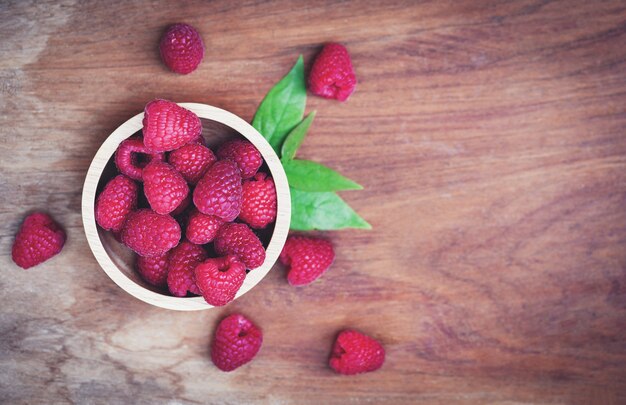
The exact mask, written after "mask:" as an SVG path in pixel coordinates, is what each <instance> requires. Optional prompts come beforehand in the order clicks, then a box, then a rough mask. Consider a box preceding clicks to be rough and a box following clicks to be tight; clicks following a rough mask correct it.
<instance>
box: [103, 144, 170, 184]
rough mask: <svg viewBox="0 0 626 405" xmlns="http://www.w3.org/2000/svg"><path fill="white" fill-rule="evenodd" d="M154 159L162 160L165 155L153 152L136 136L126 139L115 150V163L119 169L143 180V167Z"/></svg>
mask: <svg viewBox="0 0 626 405" xmlns="http://www.w3.org/2000/svg"><path fill="white" fill-rule="evenodd" d="M153 160H158V161H160V162H162V161H163V160H165V156H164V155H163V153H155V152H152V151H151V150H150V149H148V148H146V146H145V145H144V144H143V141H142V140H141V139H140V138H136V137H133V138H129V139H126V140H125V141H123V142H122V143H120V146H118V147H117V151H115V165H116V166H117V168H118V170H119V171H120V172H121V173H122V174H125V175H127V176H128V177H130V178H131V179H133V180H141V179H142V175H141V173H142V171H143V168H144V167H145V166H146V165H147V164H148V163H150V162H151V161H153Z"/></svg>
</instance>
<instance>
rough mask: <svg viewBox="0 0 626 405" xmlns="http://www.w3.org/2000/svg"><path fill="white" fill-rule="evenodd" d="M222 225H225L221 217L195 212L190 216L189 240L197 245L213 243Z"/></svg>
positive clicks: (187, 231)
mask: <svg viewBox="0 0 626 405" xmlns="http://www.w3.org/2000/svg"><path fill="white" fill-rule="evenodd" d="M222 225H224V220H222V219H220V218H219V217H216V216H215V215H206V214H203V213H201V212H200V211H198V210H193V211H192V212H191V214H189V221H188V222H187V230H186V235H187V239H189V242H191V243H195V244H196V245H204V244H206V243H209V242H212V241H213V239H215V236H216V235H217V231H219V229H220V227H221V226H222Z"/></svg>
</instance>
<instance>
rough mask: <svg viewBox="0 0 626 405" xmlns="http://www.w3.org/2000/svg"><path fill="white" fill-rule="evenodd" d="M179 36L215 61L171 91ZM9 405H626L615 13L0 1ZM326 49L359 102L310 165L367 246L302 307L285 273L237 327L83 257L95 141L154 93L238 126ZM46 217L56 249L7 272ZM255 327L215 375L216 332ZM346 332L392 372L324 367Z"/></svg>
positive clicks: (0, 166) (259, 290)
mask: <svg viewBox="0 0 626 405" xmlns="http://www.w3.org/2000/svg"><path fill="white" fill-rule="evenodd" d="M179 21H184V22H187V23H190V24H192V25H195V26H196V27H198V28H199V30H200V31H201V33H202V35H203V37H204V39H205V41H206V45H207V53H206V59H205V61H204V62H203V64H202V65H201V66H200V68H199V69H198V70H197V71H196V72H194V73H193V74H191V75H188V76H178V75H175V74H171V73H169V72H168V71H167V70H166V69H165V68H164V67H163V65H162V64H161V63H160V61H159V55H158V50H157V48H156V44H157V42H158V38H159V36H160V34H161V33H162V32H163V30H164V28H165V27H166V26H167V25H168V24H170V23H174V22H179ZM0 38H2V40H1V41H0V55H2V57H1V58H0V156H2V158H1V159H0V170H1V174H2V175H1V176H0V220H1V221H0V223H2V228H1V229H2V230H1V232H0V267H1V268H2V272H0V285H1V288H0V298H1V302H2V305H3V307H2V311H0V336H2V338H1V339H0V370H2V371H1V372H0V398H2V402H6V403H29V404H32V403H64V402H73V403H136V404H154V403H185V404H187V403H252V402H261V403H271V404H278V403H347V402H356V403H360V402H368V403H394V404H395V403H420V402H421V403H434V404H449V403H467V404H484V403H501V404H513V403H541V404H557V403H558V404H561V403H567V404H592V403H593V404H623V403H626V369H625V367H624V364H625V362H626V327H625V325H626V248H625V246H626V209H625V207H626V137H625V136H624V134H625V132H626V74H625V73H626V48H624V43H625V42H626V5H625V4H624V3H623V2H620V1H617V0H616V1H598V2H591V1H579V0H571V1H544V0H527V1H495V0H494V1H479V2H477V1H465V0H462V1H390V2H376V1H360V2H343V1H342V2H339V1H320V2H305V1H297V2H287V1H283V2H258V1H242V2H226V1H221V2H200V1H189V2H180V3H178V4H171V3H165V2H160V1H137V2H119V3H117V4H113V5H111V4H109V3H106V2H78V1H72V0H67V1H60V2H54V3H52V2H33V1H20V2H17V1H14V2H13V1H9V2H6V1H5V2H0ZM326 41H341V42H343V43H344V44H346V46H347V47H348V49H349V50H350V52H351V54H352V57H353V62H354V65H355V68H356V73H357V77H358V79H359V84H358V87H357V91H356V92H355V94H354V95H353V97H351V99H350V100H349V101H348V102H346V103H344V104H341V103H337V102H332V101H328V100H323V99H319V98H315V97H310V99H309V103H308V110H313V109H316V110H317V111H318V114H317V117H316V120H315V122H314V123H313V126H312V129H311V133H310V135H309V137H308V138H307V139H306V141H305V143H304V145H303V147H302V149H301V151H300V156H302V157H303V158H307V159H311V160H315V161H319V162H322V163H325V164H327V165H329V166H331V167H333V168H335V169H337V170H339V171H340V172H341V173H343V174H345V175H347V176H348V177H350V178H353V179H355V180H356V181H357V182H359V183H360V184H363V185H364V186H365V190H364V191H357V192H345V193H342V196H343V197H344V198H345V199H346V200H347V201H348V202H349V203H350V204H351V205H352V206H354V207H355V208H356V209H357V210H358V211H359V212H360V213H361V214H362V215H363V216H364V217H365V218H366V219H367V220H368V221H369V222H370V223H371V224H372V225H373V227H374V229H373V230H372V231H369V232H367V231H345V232H335V233H331V234H326V236H327V237H329V238H331V239H332V241H333V243H334V244H335V246H336V250H337V260H336V262H335V264H334V265H333V268H332V269H331V270H330V271H329V272H328V273H327V274H326V275H325V276H324V277H323V278H322V279H320V280H319V281H317V282H316V283H314V284H312V285H310V286H308V287H306V288H298V289H296V288H293V287H290V286H289V285H288V284H287V283H286V281H285V275H284V270H283V269H282V268H280V267H278V266H277V267H276V268H275V269H274V271H271V272H270V273H269V275H268V276H267V277H266V278H265V279H264V280H263V281H262V282H261V283H260V284H259V285H258V286H257V287H256V288H255V289H253V290H252V291H251V292H249V293H248V294H246V295H245V296H244V297H242V298H241V299H240V300H238V301H237V302H236V303H234V304H233V305H230V306H228V307H226V308H224V309H220V310H211V311H202V312H200V313H175V312H171V311H165V310H160V309H157V308H154V307H151V306H149V305H146V304H145V303H142V302H140V301H138V300H135V299H134V298H132V297H131V296H129V295H128V294H127V293H125V292H124V291H123V290H121V289H120V288H118V287H117V286H116V285H115V284H114V283H113V282H112V281H111V280H110V279H109V278H108V277H107V276H106V274H104V272H103V271H102V270H101V269H100V268H99V266H98V264H97V263H96V261H95V259H94V258H93V256H92V255H91V253H90V251H89V248H88V245H87V242H86V239H85V236H84V233H83V230H82V226H81V221H80V196H81V187H82V184H83V181H84V178H85V174H86V172H87V168H88V166H89V163H90V161H91V159H92V157H93V156H94V154H95V152H96V150H97V149H98V147H99V145H100V144H101V143H102V142H103V141H104V139H105V138H106V137H107V136H108V134H110V133H111V132H112V130H113V129H115V128H116V127H117V126H118V125H119V124H120V123H122V122H124V121H125V120H126V119H127V118H128V117H130V116H132V115H134V114H136V113H138V112H140V111H141V109H142V107H143V105H144V104H145V103H146V102H147V101H148V100H150V99H152V98H155V97H163V98H168V99H173V100H177V101H190V102H199V103H207V104H211V105H215V106H218V107H221V108H224V109H226V110H229V111H232V112H234V113H235V114H237V115H239V116H241V117H243V118H244V119H247V120H250V119H251V118H252V115H253V113H254V111H255V108H256V106H257V104H258V103H259V102H260V100H261V99H262V97H263V95H264V94H265V92H266V91H267V90H268V89H269V88H270V86H271V85H272V84H273V83H275V82H276V81H277V80H278V78H280V77H281V76H282V75H283V74H284V73H285V72H286V71H287V70H288V69H289V67H290V66H291V64H292V63H293V62H294V61H295V59H296V57H297V55H298V54H299V53H303V54H304V57H305V61H306V62H307V63H308V64H309V66H310V62H311V60H312V57H313V56H314V55H315V54H316V53H317V52H318V51H319V49H320V46H321V44H323V43H324V42H326ZM34 209H45V210H47V211H49V212H51V213H52V214H53V216H54V217H55V218H56V219H58V220H59V221H60V222H61V223H63V224H64V226H65V227H66V228H67V231H68V242H67V245H66V247H65V249H64V251H63V252H62V253H61V255H59V256H58V257H56V258H55V259H53V260H51V261H50V262H48V263H46V264H45V265H43V266H41V267H39V268H34V269H31V270H29V271H23V270H21V269H19V268H17V267H16V266H15V265H13V263H12V262H11V259H10V246H11V243H12V241H13V236H14V234H15V232H16V230H17V228H18V226H19V223H20V221H21V219H22V217H23V216H24V214H25V213H26V212H27V211H29V210H34ZM235 311H241V312H243V313H244V314H246V315H248V316H249V317H250V318H251V319H253V320H254V321H255V322H256V323H258V324H259V325H260V326H261V327H262V328H263V330H264V344H263V348H262V349H261V352H260V354H259V356H258V357H257V358H256V359H255V361H254V362H252V363H250V364H249V365H248V366H245V367H243V368H241V369H240V370H238V371H236V372H233V373H229V374H225V373H220V372H218V371H217V370H216V369H215V368H214V367H213V366H212V364H211V362H210V360H209V358H208V344H209V342H210V336H211V333H212V331H213V329H214V327H215V324H216V322H217V321H218V320H219V319H221V317H223V316H224V315H226V314H229V313H232V312H235ZM344 327H353V328H358V329H360V330H363V331H365V332H367V333H369V334H371V335H373V336H375V337H376V338H378V339H380V340H381V341H382V342H383V344H384V346H385V347H386V349H387V361H386V363H385V366H384V367H383V369H381V370H380V371H378V372H376V373H371V374H366V375H361V376H356V377H353V378H351V377H349V378H345V377H342V376H337V375H335V374H333V373H332V371H331V370H329V369H328V367H327V366H326V360H327V356H328V353H329V350H330V346H331V343H332V340H333V338H334V336H335V334H336V333H337V332H338V331H339V330H340V329H341V328H344Z"/></svg>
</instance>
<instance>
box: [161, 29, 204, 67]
mask: <svg viewBox="0 0 626 405" xmlns="http://www.w3.org/2000/svg"><path fill="white" fill-rule="evenodd" d="M159 49H160V50H161V59H163V63H165V65H167V67H168V68H169V69H170V70H171V71H172V72H175V73H180V74H183V75H186V74H188V73H191V72H193V71H194V70H196V68H197V67H198V65H199V64H200V62H202V58H203V57H204V43H202V37H201V36H200V34H199V33H198V31H196V29H195V28H194V27H192V26H191V25H188V24H174V25H172V26H170V27H168V29H167V31H165V34H163V36H162V37H161V43H160V45H159Z"/></svg>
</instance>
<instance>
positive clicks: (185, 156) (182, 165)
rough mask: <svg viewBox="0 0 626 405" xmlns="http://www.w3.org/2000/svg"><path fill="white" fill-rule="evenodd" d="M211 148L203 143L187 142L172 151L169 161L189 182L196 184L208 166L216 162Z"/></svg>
mask: <svg viewBox="0 0 626 405" xmlns="http://www.w3.org/2000/svg"><path fill="white" fill-rule="evenodd" d="M216 160H217V159H215V155H214V154H213V152H211V149H209V148H207V147H206V146H204V145H201V144H194V143H191V144H187V145H185V146H183V147H181V148H178V149H176V150H175V151H172V152H171V153H170V156H169V158H168V161H169V162H170V164H171V165H172V166H173V167H174V169H176V170H178V171H179V172H180V174H182V175H183V177H184V178H185V180H187V182H188V183H189V184H192V185H194V184H196V183H197V182H198V181H199V180H200V179H201V178H202V176H204V173H206V171H207V170H208V168H209V167H210V166H211V165H212V164H213V163H215V161H216Z"/></svg>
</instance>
